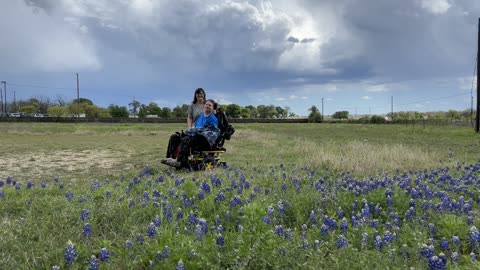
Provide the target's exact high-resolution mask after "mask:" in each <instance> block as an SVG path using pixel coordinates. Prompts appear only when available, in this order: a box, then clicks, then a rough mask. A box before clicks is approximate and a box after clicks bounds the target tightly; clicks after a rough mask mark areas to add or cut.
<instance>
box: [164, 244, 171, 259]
mask: <svg viewBox="0 0 480 270" xmlns="http://www.w3.org/2000/svg"><path fill="white" fill-rule="evenodd" d="M163 257H165V258H168V257H170V248H169V247H168V246H165V247H164V248H163Z"/></svg>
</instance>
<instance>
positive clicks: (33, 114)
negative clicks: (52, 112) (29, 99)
mask: <svg viewBox="0 0 480 270" xmlns="http://www.w3.org/2000/svg"><path fill="white" fill-rule="evenodd" d="M31 116H32V117H43V114H41V113H32V114H31Z"/></svg>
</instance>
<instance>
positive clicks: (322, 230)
mask: <svg viewBox="0 0 480 270" xmlns="http://www.w3.org/2000/svg"><path fill="white" fill-rule="evenodd" d="M320 233H321V234H322V235H327V234H328V226H327V225H325V224H322V226H321V227H320Z"/></svg>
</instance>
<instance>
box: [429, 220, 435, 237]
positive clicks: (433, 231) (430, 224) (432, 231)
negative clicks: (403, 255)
mask: <svg viewBox="0 0 480 270" xmlns="http://www.w3.org/2000/svg"><path fill="white" fill-rule="evenodd" d="M428 229H429V230H430V234H431V235H432V236H435V232H436V230H435V224H433V223H429V224H428Z"/></svg>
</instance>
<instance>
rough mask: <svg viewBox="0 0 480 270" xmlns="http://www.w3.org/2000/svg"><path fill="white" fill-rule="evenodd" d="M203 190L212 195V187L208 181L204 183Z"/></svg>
mask: <svg viewBox="0 0 480 270" xmlns="http://www.w3.org/2000/svg"><path fill="white" fill-rule="evenodd" d="M202 190H203V191H205V192H206V193H210V185H209V184H208V182H207V181H203V182H202Z"/></svg>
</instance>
